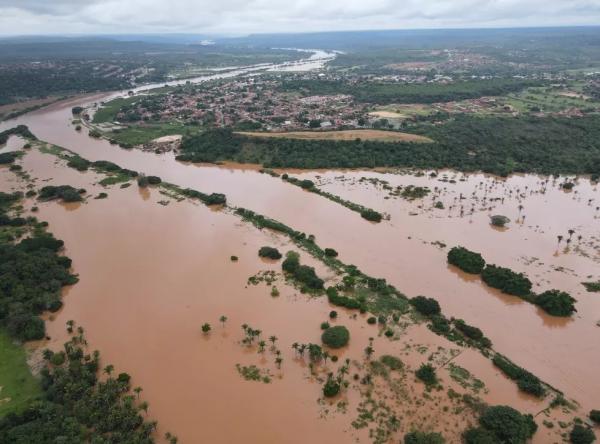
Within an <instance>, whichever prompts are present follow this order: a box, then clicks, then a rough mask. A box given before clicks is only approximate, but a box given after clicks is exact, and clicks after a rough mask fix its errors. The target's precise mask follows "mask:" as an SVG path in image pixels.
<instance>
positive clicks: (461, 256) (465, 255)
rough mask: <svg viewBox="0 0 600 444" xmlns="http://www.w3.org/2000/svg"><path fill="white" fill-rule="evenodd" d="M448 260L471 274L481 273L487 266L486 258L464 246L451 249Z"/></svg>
mask: <svg viewBox="0 0 600 444" xmlns="http://www.w3.org/2000/svg"><path fill="white" fill-rule="evenodd" d="M448 262H449V263H450V264H452V265H455V266H456V267H458V268H460V269H461V270H462V271H464V272H466V273H471V274H480V273H481V272H482V271H483V268H484V267H485V260H484V259H483V257H481V254H479V253H475V252H473V251H469V250H467V249H466V248H464V247H453V248H452V249H450V251H449V252H448Z"/></svg>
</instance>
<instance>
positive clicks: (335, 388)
mask: <svg viewBox="0 0 600 444" xmlns="http://www.w3.org/2000/svg"><path fill="white" fill-rule="evenodd" d="M340 388H341V387H340V383H339V382H338V381H337V380H335V379H334V378H333V377H332V376H331V375H329V376H328V377H327V381H325V385H324V386H323V395H324V396H325V397H327V398H333V397H334V396H336V395H337V394H338V393H339V392H340Z"/></svg>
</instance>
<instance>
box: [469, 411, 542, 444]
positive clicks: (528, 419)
mask: <svg viewBox="0 0 600 444" xmlns="http://www.w3.org/2000/svg"><path fill="white" fill-rule="evenodd" d="M479 425H480V426H479V427H476V428H472V429H469V430H467V431H466V432H465V434H464V439H465V442H466V443H467V444H482V443H512V444H525V443H526V442H528V440H529V439H530V438H531V437H532V436H533V435H534V434H535V432H536V431H537V424H536V423H535V421H534V420H533V416H531V415H523V414H521V413H520V412H519V411H517V410H515V409H513V408H512V407H509V406H502V405H499V406H492V407H488V408H486V409H485V411H484V412H483V414H482V415H481V416H480V418H479Z"/></svg>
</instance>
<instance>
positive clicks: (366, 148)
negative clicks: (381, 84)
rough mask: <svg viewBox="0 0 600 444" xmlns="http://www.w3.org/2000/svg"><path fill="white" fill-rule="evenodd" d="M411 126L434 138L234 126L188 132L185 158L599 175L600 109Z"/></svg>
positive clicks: (311, 165) (273, 165)
mask: <svg viewBox="0 0 600 444" xmlns="http://www.w3.org/2000/svg"><path fill="white" fill-rule="evenodd" d="M410 131H411V132H414V133H418V134H422V135H425V136H427V137H430V138H432V139H433V140H435V143H419V144H415V143H410V142H394V143H392V142H378V141H368V140H360V139H356V140H352V141H335V140H299V139H282V138H278V139H274V138H271V139H269V138H265V139H258V138H247V137H245V136H242V135H239V134H235V133H233V132H232V131H231V130H229V129H215V130H207V131H205V132H203V133H200V134H195V135H190V136H186V137H184V139H183V141H182V145H181V153H180V154H179V155H178V156H177V159H178V160H181V161H192V162H217V161H223V160H234V161H237V162H244V163H260V164H263V165H264V166H265V167H270V168H285V167H289V168H373V167H378V166H379V167H385V166H387V167H411V168H421V169H437V168H454V169H457V170H460V171H484V172H487V173H493V174H497V175H501V176H505V175H508V174H511V173H541V174H558V173H566V174H592V175H595V176H596V177H598V176H600V145H599V144H598V143H597V141H598V140H600V117H598V116H586V117H580V118H566V117H565V118H562V117H556V118H554V117H548V118H536V117H519V118H509V117H489V118H488V117H486V118H477V117H470V116H466V117H457V118H456V119H453V120H451V121H448V122H447V123H445V124H442V125H437V126H436V125H431V124H415V125H413V126H411V127H410Z"/></svg>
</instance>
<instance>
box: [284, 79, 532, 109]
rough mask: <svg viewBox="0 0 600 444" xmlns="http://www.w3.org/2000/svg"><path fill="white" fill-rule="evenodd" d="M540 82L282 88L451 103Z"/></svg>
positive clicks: (323, 83) (299, 83)
mask: <svg viewBox="0 0 600 444" xmlns="http://www.w3.org/2000/svg"><path fill="white" fill-rule="evenodd" d="M540 85H541V83H540V82H538V81H533V80H515V79H492V80H473V81H463V82H456V83H449V84H442V83H424V84H409V83H375V82H362V83H349V82H345V81H335V80H316V79H315V80H284V81H283V82H282V84H281V89H282V90H284V91H288V92H298V91H300V92H302V93H303V94H306V95H307V96H312V95H331V94H349V95H352V96H354V99H355V100H356V101H358V102H364V103H377V104H388V103H436V102H452V101H455V100H464V99H474V98H477V97H482V96H501V95H504V94H508V93H511V92H516V91H521V90H523V89H525V88H527V87H530V86H540Z"/></svg>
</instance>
